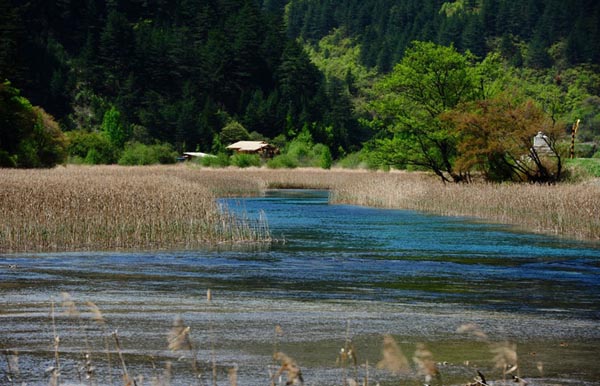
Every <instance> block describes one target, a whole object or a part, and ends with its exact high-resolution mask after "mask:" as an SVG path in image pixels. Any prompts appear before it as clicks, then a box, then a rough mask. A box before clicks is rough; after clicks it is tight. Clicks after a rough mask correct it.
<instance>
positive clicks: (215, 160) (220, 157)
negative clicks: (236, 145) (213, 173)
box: [199, 153, 230, 168]
mask: <svg viewBox="0 0 600 386" xmlns="http://www.w3.org/2000/svg"><path fill="white" fill-rule="evenodd" d="M199 162H200V164H201V165H202V166H206V167H211V168H225V167H227V166H229V163H230V160H229V156H228V155H227V154H226V153H218V154H217V155H216V157H202V158H201V159H200V161H199Z"/></svg>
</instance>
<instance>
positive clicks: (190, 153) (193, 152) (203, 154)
mask: <svg viewBox="0 0 600 386" xmlns="http://www.w3.org/2000/svg"><path fill="white" fill-rule="evenodd" d="M183 154H184V155H189V156H190V157H200V158H202V157H214V155H212V154H206V153H200V152H197V151H188V152H185V153H183Z"/></svg>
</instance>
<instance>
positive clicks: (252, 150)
mask: <svg viewBox="0 0 600 386" xmlns="http://www.w3.org/2000/svg"><path fill="white" fill-rule="evenodd" d="M227 149H228V150H233V151H235V152H236V153H242V154H258V155H260V156H261V157H263V158H271V157H273V156H275V155H276V154H279V149H278V148H277V147H275V146H273V145H271V144H269V143H267V142H265V141H238V142H236V143H233V144H231V145H229V146H227Z"/></svg>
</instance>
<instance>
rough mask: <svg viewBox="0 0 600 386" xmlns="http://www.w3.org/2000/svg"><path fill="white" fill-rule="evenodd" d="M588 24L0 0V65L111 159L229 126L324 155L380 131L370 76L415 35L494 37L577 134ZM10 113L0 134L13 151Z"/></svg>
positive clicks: (518, 6) (496, 48) (577, 18)
mask: <svg viewBox="0 0 600 386" xmlns="http://www.w3.org/2000/svg"><path fill="white" fill-rule="evenodd" d="M599 25H600V3H598V2H596V1H592V0H570V1H559V0H547V1H541V0H527V1H516V0H457V1H454V2H443V1H438V0H423V1H416V0H396V1H391V0H340V1H333V0H322V1H317V0H263V1H259V0H177V1H165V0H85V1H75V0H53V1H45V0H32V1H29V2H26V3H24V2H21V1H17V0H0V32H1V34H0V81H2V82H3V84H4V85H5V86H4V89H5V90H9V89H10V90H20V95H21V96H20V97H23V98H25V99H26V100H28V101H29V102H30V103H31V105H32V106H40V107H41V108H43V109H44V111H46V112H47V113H49V114H51V116H53V117H54V119H55V120H56V121H57V122H58V123H59V124H60V127H61V129H62V131H63V132H65V133H66V135H67V137H68V140H69V141H68V142H67V143H69V144H70V146H69V149H68V154H69V156H70V157H71V158H72V159H74V158H78V159H82V160H86V162H88V163H111V162H117V161H118V160H119V157H120V153H121V152H122V151H123V149H124V147H125V148H126V147H127V146H128V144H129V145H131V144H134V143H135V144H146V145H152V144H156V143H160V144H169V145H170V146H171V149H173V150H177V151H179V152H180V151H185V150H187V151H190V150H200V151H205V152H215V153H217V152H219V151H222V150H223V146H224V145H227V143H223V142H224V141H225V140H230V139H235V138H238V139H247V138H253V139H270V140H274V142H275V143H276V144H277V145H279V146H280V147H286V146H287V145H288V144H289V143H290V142H291V141H293V140H294V139H297V138H298V137H299V139H301V140H303V141H304V142H305V143H309V144H311V146H312V144H316V143H321V144H323V145H324V146H326V147H327V148H328V149H330V151H331V154H332V155H333V157H334V158H339V157H343V156H344V155H347V154H349V153H351V152H356V151H358V150H361V149H362V148H363V147H365V146H366V147H367V148H368V149H375V150H376V149H377V148H379V146H378V145H377V141H378V140H379V139H382V138H383V139H385V138H387V137H389V136H390V132H389V130H384V129H382V126H381V122H376V119H375V120H374V119H373V118H374V115H373V114H374V113H375V111H376V110H377V108H376V107H375V106H374V104H373V103H374V101H376V100H377V99H378V98H379V97H381V94H382V93H384V91H383V89H382V88H378V87H377V86H376V85H377V84H378V82H379V83H381V82H382V80H381V79H383V78H385V77H386V76H388V75H389V74H390V73H391V72H392V70H393V68H394V66H395V65H396V64H398V63H399V62H400V61H401V60H402V59H403V58H404V54H405V52H406V49H407V48H409V47H411V44H412V43H411V42H413V41H415V40H418V41H430V42H434V43H437V44H438V45H440V46H449V45H453V47H454V48H455V49H456V51H457V52H458V53H459V54H461V55H467V54H466V52H467V51H468V52H470V53H472V54H473V56H469V59H468V60H469V61H471V62H474V61H483V60H484V58H486V56H488V55H489V54H490V53H493V54H494V55H496V58H497V61H496V63H497V65H498V66H504V69H505V72H506V73H510V74H511V80H510V81H508V80H507V81H506V84H512V85H516V84H522V85H523V87H522V89H523V90H522V91H523V94H524V95H528V96H529V97H530V98H532V99H534V100H535V101H536V102H537V103H538V104H539V105H540V106H542V108H543V109H544V111H545V112H546V113H547V114H549V115H551V116H552V119H553V120H554V121H555V122H560V124H561V125H564V129H565V132H566V131H567V129H568V128H567V125H568V123H569V122H571V121H572V120H573V119H574V118H580V119H582V126H581V127H582V130H581V132H582V133H583V135H585V136H587V137H586V140H588V141H589V140H593V139H594V138H595V136H596V135H597V134H598V132H599V128H598V126H599V123H600V112H599V111H600V97H599V95H600V90H599V89H600V86H599V84H600V82H599V83H597V82H596V81H597V80H598V79H599V78H598V73H599V72H598V68H597V67H595V65H597V64H598V63H600V44H598V43H597V42H599V41H600V27H599ZM468 55H470V54H468ZM29 102H28V103H29ZM11 119H12V118H11ZM9 121H10V120H9V119H8V118H7V119H4V120H3V121H2V127H1V131H2V132H1V133H0V150H3V151H4V152H5V153H6V154H5V155H4V158H7V157H9V156H10V157H12V158H11V159H12V161H11V162H6V163H5V164H7V163H9V164H17V165H18V166H25V164H22V163H20V162H18V161H17V158H18V157H17V156H16V155H18V154H21V158H28V157H27V156H26V155H24V153H26V150H23V149H22V146H20V145H19V144H18V143H16V142H15V141H16V139H15V136H11V135H8V134H7V133H8V132H9V131H11V130H13V129H12V128H11V127H12V126H11V125H14V122H13V121H10V122H13V123H9ZM232 127H235V128H237V129H239V130H237V129H236V130H237V131H235V133H237V134H236V135H235V136H233V137H232V136H231V130H230V129H231V128H232ZM224 128H228V130H229V131H228V132H227V133H223V129H224ZM30 131H31V130H30ZM11 141H12V142H11ZM161 146H163V145H161ZM309 147H310V146H309ZM7 149H13V150H11V151H13V153H11V152H10V151H7ZM15 149H17V150H15ZM19 149H21V150H19ZM19 152H20V153H19ZM90 152H91V153H90ZM592 153H593V152H592ZM15 154H16V155H15ZM370 159H371V161H370V162H374V163H375V164H377V162H379V161H376V159H377V157H370ZM374 160H375V161H374ZM380 162H385V163H387V164H391V165H392V166H402V165H403V163H402V162H400V163H398V162H391V163H390V161H389V160H388V161H381V160H380ZM375 166H376V165H375Z"/></svg>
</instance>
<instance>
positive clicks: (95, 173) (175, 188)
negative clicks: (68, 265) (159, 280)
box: [0, 166, 269, 252]
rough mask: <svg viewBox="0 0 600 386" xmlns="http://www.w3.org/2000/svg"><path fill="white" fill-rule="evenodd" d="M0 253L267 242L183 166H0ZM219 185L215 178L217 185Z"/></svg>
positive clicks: (259, 228) (258, 229)
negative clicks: (222, 206)
mask: <svg viewBox="0 0 600 386" xmlns="http://www.w3.org/2000/svg"><path fill="white" fill-rule="evenodd" d="M0 177H1V180H2V184H1V186H0V218H1V219H2V222H1V223H0V252H2V251H4V252H9V251H13V252H14V251H55V250H57V251H58V250H114V249H157V248H158V249H162V248H195V247H199V246H205V245H207V244H215V243H221V242H246V241H268V239H269V234H268V228H266V227H264V226H263V224H253V223H252V222H251V221H249V220H245V219H240V218H236V217H234V216H233V215H232V214H230V213H229V212H228V211H227V209H226V208H224V209H223V208H219V207H218V206H217V204H216V201H215V200H216V195H215V193H214V191H213V190H211V188H210V187H209V186H208V185H207V184H206V182H205V181H204V180H203V179H202V176H201V175H199V174H197V173H193V172H191V171H190V170H187V169H185V168H159V167H151V168H123V167H116V166H114V167H67V168H63V167H61V168H56V169H52V170H0ZM219 183H223V184H225V183H226V182H220V181H219V180H218V179H215V184H216V185H218V184H219Z"/></svg>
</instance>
